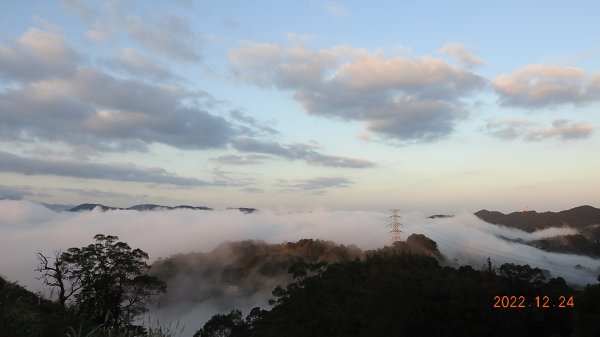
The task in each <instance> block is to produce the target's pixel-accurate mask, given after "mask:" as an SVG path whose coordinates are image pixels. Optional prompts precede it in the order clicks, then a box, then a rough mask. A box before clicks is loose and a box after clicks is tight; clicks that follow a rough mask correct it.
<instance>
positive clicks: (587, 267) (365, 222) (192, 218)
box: [0, 183, 600, 336]
mask: <svg viewBox="0 0 600 337" xmlns="http://www.w3.org/2000/svg"><path fill="white" fill-rule="evenodd" d="M315 184H317V183H315ZM314 186H316V185H314ZM307 188H312V186H311V185H310V184H309V183H307ZM388 215H389V214H387V213H380V212H367V211H326V210H314V211H301V212H291V211H269V210H261V211H259V212H258V213H253V214H248V215H245V214H242V213H240V212H238V211H237V210H223V211H191V210H174V211H155V212H138V211H109V212H104V213H103V212H99V211H92V212H81V213H70V212H63V213H56V212H53V211H50V210H49V209H47V208H45V207H43V206H41V205H39V204H35V203H32V202H29V201H10V200H1V201H0V273H2V275H3V276H5V277H7V278H8V279H10V280H13V281H19V283H21V284H22V285H25V286H27V287H28V288H29V289H30V290H34V291H35V290H38V289H39V290H43V289H41V284H40V282H39V280H37V279H36V276H37V274H36V272H35V271H34V268H35V257H34V252H35V251H43V252H46V253H51V252H52V251H53V250H54V249H63V250H64V249H67V248H69V247H81V246H83V245H87V244H89V243H91V241H92V237H93V235H95V234H97V233H105V234H113V235H117V236H119V238H120V239H121V240H123V241H125V242H127V243H129V244H130V246H132V247H136V248H138V247H139V248H141V249H143V250H144V251H146V252H148V253H149V254H150V258H151V260H156V259H157V258H159V257H168V256H171V255H173V254H178V253H188V252H194V251H196V252H197V251H201V252H209V251H211V250H213V249H214V248H216V247H217V246H218V245H219V244H220V243H222V242H226V241H241V240H248V239H258V240H264V241H266V242H269V243H282V242H289V241H297V240H299V239H303V238H314V239H323V240H331V241H334V242H337V243H341V244H345V245H352V244H355V245H357V246H359V247H360V248H362V249H376V248H379V247H383V246H384V245H386V244H389V240H390V237H389V233H388V231H389V229H388V228H387V227H386V223H387V222H388ZM401 230H402V236H401V238H402V239H403V240H404V239H406V238H407V237H408V236H409V235H410V234H413V233H420V234H425V235H426V236H427V237H429V238H431V239H433V240H434V241H436V242H437V244H438V248H439V250H440V251H441V253H442V254H444V255H445V256H446V257H447V262H446V263H448V264H450V265H454V266H458V265H463V264H470V265H472V266H474V267H475V268H481V267H482V266H483V265H484V264H485V261H486V259H487V258H488V257H490V258H491V260H492V263H493V264H494V265H495V266H496V267H497V266H499V265H501V264H502V263H505V262H512V263H518V264H529V265H531V266H536V267H540V268H543V269H546V270H548V271H550V272H551V273H552V276H562V277H564V278H565V279H566V280H567V282H570V283H574V284H579V285H585V284H588V283H590V284H592V283H596V277H597V275H598V274H599V273H600V260H597V259H592V258H588V257H582V256H576V255H568V254H558V253H548V252H545V251H542V250H539V249H537V248H534V247H531V246H527V245H523V244H519V243H515V242H508V241H506V240H504V239H502V238H501V237H505V238H510V239H517V238H520V239H525V240H536V239H540V238H544V237H550V236H554V235H564V234H573V233H574V230H573V229H564V228H563V229H546V230H543V231H539V232H534V233H526V232H522V231H519V230H516V229H509V228H504V227H498V226H494V225H491V224H488V223H485V222H483V221H481V220H480V219H478V218H476V217H475V216H474V215H472V214H467V213H462V214H459V215H457V216H456V217H454V218H447V219H427V218H425V217H424V216H422V215H419V214H403V219H402V226H401ZM577 265H579V266H581V267H579V268H576V266H577ZM186 286H190V285H186ZM191 286H194V285H191ZM270 290H271V289H266V290H264V291H260V292H258V295H257V296H255V297H252V298H242V299H235V300H232V301H231V302H228V303H222V302H219V303H215V302H214V301H211V299H195V300H196V302H194V303H187V302H186V303H182V306H181V307H177V306H176V305H175V306H173V305H171V306H170V309H169V310H167V311H165V310H163V311H161V310H159V311H158V313H159V314H160V315H162V316H160V317H159V319H160V320H161V321H162V322H166V321H169V320H172V321H174V322H175V321H177V320H180V322H182V323H184V325H185V326H186V332H185V335H189V336H191V334H193V332H194V331H196V329H197V328H199V327H201V326H202V324H203V323H204V321H205V320H207V319H208V318H210V316H211V315H213V314H215V313H218V312H228V311H229V310H231V309H232V308H235V307H238V308H239V307H242V308H247V309H249V308H251V307H252V306H254V305H264V304H265V303H266V300H267V299H268V298H269V297H270ZM46 293H48V292H47V291H46ZM188 302H189V301H188ZM172 308H179V309H178V310H175V311H171V309H172Z"/></svg>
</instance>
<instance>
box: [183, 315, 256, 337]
mask: <svg viewBox="0 0 600 337" xmlns="http://www.w3.org/2000/svg"><path fill="white" fill-rule="evenodd" d="M253 314H254V315H256V314H257V312H256V311H253ZM247 335H248V328H247V326H246V323H245V322H244V320H243V319H242V312H241V311H239V310H231V312H230V313H229V314H226V315H221V314H217V315H214V316H213V317H212V318H211V319H209V320H208V322H206V324H204V327H203V328H202V329H200V330H198V331H196V333H195V334H194V337H237V336H247Z"/></svg>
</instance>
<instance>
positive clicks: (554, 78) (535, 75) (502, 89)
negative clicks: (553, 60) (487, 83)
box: [493, 64, 600, 108]
mask: <svg viewBox="0 0 600 337" xmlns="http://www.w3.org/2000/svg"><path fill="white" fill-rule="evenodd" d="M493 86H494V88H495V90H496V93H498V95H499V96H500V104H501V105H504V106H515V107H524V108H544V107H556V106H559V105H564V104H575V105H578V104H585V103H590V102H596V101H598V100H600V73H594V74H586V73H585V72H584V71H583V70H581V69H577V68H570V67H560V66H555V65H542V64H535V65H529V66H526V67H523V68H521V69H519V70H517V71H515V72H514V73H512V74H511V75H501V76H498V77H496V79H495V80H494V81H493Z"/></svg>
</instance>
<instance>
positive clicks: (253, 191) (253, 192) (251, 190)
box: [240, 187, 265, 194]
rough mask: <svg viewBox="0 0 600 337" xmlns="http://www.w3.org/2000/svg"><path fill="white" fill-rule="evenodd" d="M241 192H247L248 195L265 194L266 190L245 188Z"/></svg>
mask: <svg viewBox="0 0 600 337" xmlns="http://www.w3.org/2000/svg"><path fill="white" fill-rule="evenodd" d="M240 191H242V192H246V193H252V194H260V193H265V190H264V189H262V188H257V187H244V188H242V189H240Z"/></svg>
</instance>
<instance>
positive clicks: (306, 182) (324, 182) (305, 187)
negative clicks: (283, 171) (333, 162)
mask: <svg viewBox="0 0 600 337" xmlns="http://www.w3.org/2000/svg"><path fill="white" fill-rule="evenodd" d="M352 184H354V182H353V181H351V180H349V179H347V178H344V177H317V178H310V179H299V180H293V181H289V180H280V184H279V185H280V186H281V187H282V188H283V189H284V191H289V192H297V191H304V192H311V193H312V194H316V195H324V194H327V189H329V188H346V187H350V185H352Z"/></svg>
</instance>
